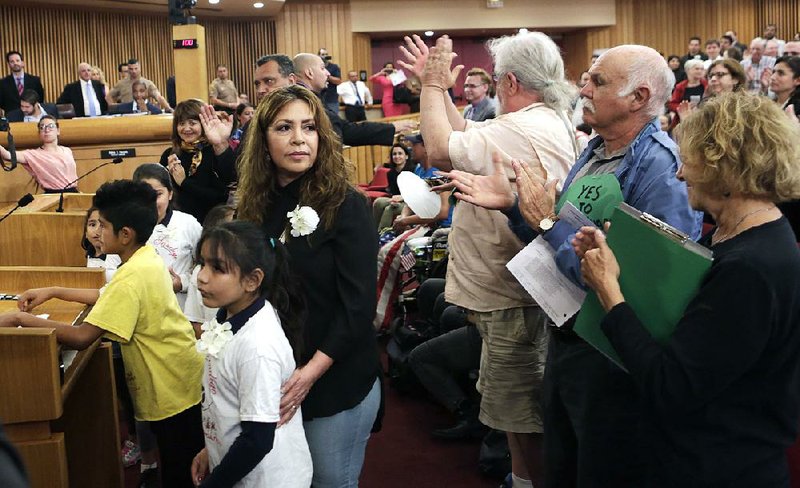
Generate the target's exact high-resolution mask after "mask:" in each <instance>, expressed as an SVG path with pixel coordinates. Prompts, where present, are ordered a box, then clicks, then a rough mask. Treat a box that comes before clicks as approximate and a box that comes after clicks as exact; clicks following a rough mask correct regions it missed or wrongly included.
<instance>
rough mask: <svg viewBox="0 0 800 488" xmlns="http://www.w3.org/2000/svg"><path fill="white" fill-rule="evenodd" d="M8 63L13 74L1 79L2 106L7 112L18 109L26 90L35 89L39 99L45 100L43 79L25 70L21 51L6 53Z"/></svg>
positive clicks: (0, 101)
mask: <svg viewBox="0 0 800 488" xmlns="http://www.w3.org/2000/svg"><path fill="white" fill-rule="evenodd" d="M6 63H8V68H9V69H10V70H11V74H10V75H8V76H6V77H5V78H3V79H2V80H0V108H2V109H3V110H4V111H5V112H9V111H11V110H15V109H18V108H19V102H20V100H21V99H22V92H24V91H25V90H33V91H35V92H36V94H37V95H39V101H42V100H44V87H42V80H41V79H39V77H38V76H34V75H31V74H28V73H26V72H25V61H24V60H23V59H22V54H21V53H20V52H19V51H9V52H8V53H6Z"/></svg>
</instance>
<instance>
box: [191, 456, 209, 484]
mask: <svg viewBox="0 0 800 488" xmlns="http://www.w3.org/2000/svg"><path fill="white" fill-rule="evenodd" d="M207 474H208V451H207V450H206V448H205V447H204V448H203V450H202V451H200V452H198V453H197V456H195V457H194V460H193V461H192V483H194V486H200V483H201V482H202V481H203V478H205V477H206V475H207Z"/></svg>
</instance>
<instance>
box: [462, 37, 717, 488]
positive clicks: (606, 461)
mask: <svg viewBox="0 0 800 488" xmlns="http://www.w3.org/2000/svg"><path fill="white" fill-rule="evenodd" d="M589 75H590V79H589V82H588V83H587V84H586V85H585V86H584V87H583V88H582V89H581V97H582V98H583V115H584V120H585V121H586V123H588V124H589V125H591V126H592V128H593V129H594V130H595V132H596V133H597V134H598V137H595V138H594V139H592V140H591V141H590V143H589V146H588V147H587V148H586V150H585V151H584V152H583V154H582V155H581V156H580V157H579V158H578V160H577V162H576V163H575V165H574V166H573V167H572V169H571V170H570V172H569V175H568V176H567V178H566V179H565V180H564V187H563V190H562V192H561V197H562V200H566V201H569V202H570V203H572V204H573V205H575V206H576V207H577V208H579V209H581V210H582V211H583V212H584V214H586V216H587V217H588V218H589V219H590V220H592V221H594V222H595V223H596V224H598V225H602V224H603V221H605V220H607V219H608V218H609V216H610V214H611V211H613V209H614V207H616V206H617V205H618V204H619V202H621V201H624V202H626V203H628V204H629V205H632V206H633V207H635V208H637V209H638V210H640V211H642V212H647V213H649V214H651V215H654V216H656V217H657V218H659V219H660V220H662V221H664V222H666V223H668V224H670V225H672V226H673V227H676V228H678V229H679V230H681V231H683V232H685V233H687V234H688V235H689V236H691V237H692V238H695V239H696V238H697V237H699V235H700V228H701V224H702V216H701V214H699V213H698V212H694V211H692V209H691V208H690V207H689V203H688V196H687V190H686V185H685V184H684V183H683V182H681V181H679V180H678V179H677V178H676V172H677V170H678V166H679V165H680V159H679V157H678V150H677V147H676V145H675V143H674V142H673V141H672V139H670V138H669V136H668V135H667V134H666V133H665V132H664V131H662V130H661V128H660V125H659V123H658V116H659V115H660V114H661V113H662V112H663V107H664V103H665V102H666V101H667V99H668V98H669V95H670V93H671V92H672V88H673V85H674V84H675V77H674V75H673V73H672V71H671V70H670V69H669V67H668V66H667V63H666V62H665V61H664V58H663V57H661V56H660V55H659V54H658V53H657V52H656V51H655V50H653V49H651V48H649V47H645V46H635V45H628V46H617V47H615V48H612V49H610V50H608V51H606V52H605V53H604V54H603V55H602V56H600V58H599V59H598V60H597V61H596V62H595V63H594V64H593V65H592V67H591V69H590V70H589ZM516 169H517V191H518V193H519V195H518V198H515V197H514V195H513V194H512V190H511V187H510V185H508V183H507V182H506V181H505V176H504V175H500V176H498V175H497V173H496V174H495V175H492V176H475V175H467V174H464V173H461V172H452V173H451V174H450V176H451V178H452V179H453V180H454V181H455V182H456V183H455V184H456V187H457V188H458V189H459V190H461V191H462V193H466V195H467V196H466V197H464V198H463V199H464V200H465V201H470V202H473V203H475V204H477V205H483V206H487V207H488V208H493V209H496V210H503V211H504V212H505V213H506V215H508V216H509V220H510V222H509V223H510V225H511V226H512V228H513V229H514V231H515V233H517V235H518V236H519V237H520V239H524V240H530V239H531V237H532V234H533V233H532V232H531V230H533V231H535V233H537V234H538V235H541V236H542V237H543V238H544V240H545V241H547V243H548V244H550V246H551V247H552V248H553V249H554V250H555V252H556V264H557V265H558V268H559V270H560V271H561V272H562V273H563V274H564V275H566V276H567V277H569V278H570V279H571V280H572V281H573V282H575V283H577V284H579V285H580V286H584V285H583V280H582V278H581V271H580V260H579V259H578V257H577V255H576V254H575V251H574V250H573V247H572V239H573V237H574V235H575V232H576V230H577V229H575V228H573V227H572V226H571V225H570V224H569V223H567V222H565V221H563V220H558V218H557V217H554V216H555V215H556V192H555V188H554V187H553V186H551V185H546V182H545V180H544V179H543V178H541V176H539V175H537V174H536V173H535V172H533V171H532V170H531V169H530V168H528V167H527V166H526V165H520V166H518V168H516ZM478 180H481V181H478ZM475 188H480V191H476V190H475ZM499 202H503V203H499ZM554 220H555V222H554ZM533 235H535V234H533ZM573 325H574V318H573V319H572V320H570V321H568V322H567V323H565V324H564V325H563V326H562V327H551V328H550V329H551V331H550V343H549V352H548V356H547V363H546V367H545V374H544V394H543V397H544V398H543V403H544V457H545V459H544V463H545V484H544V486H545V487H546V488H556V487H558V488H561V487H565V488H566V487H576V488H588V487H591V488H607V487H638V486H644V484H645V469H646V466H645V462H644V460H645V457H644V453H645V452H646V451H647V448H648V444H647V438H646V435H647V433H646V432H643V431H642V422H641V419H642V416H643V412H644V410H645V408H646V406H645V405H643V404H642V402H641V399H640V397H639V393H638V391H637V388H636V385H635V383H634V382H633V380H632V377H631V376H630V375H629V374H628V373H626V372H625V371H623V370H622V369H620V368H619V367H618V366H616V365H615V364H614V363H612V362H611V361H610V360H609V359H607V358H606V357H605V356H604V355H603V354H601V353H600V352H599V351H597V350H596V349H594V348H593V347H592V346H590V345H589V344H588V343H586V342H585V341H584V340H583V339H581V338H580V337H578V336H577V335H576V334H575V333H574V332H573V331H572V326H573ZM598 326H599V324H598Z"/></svg>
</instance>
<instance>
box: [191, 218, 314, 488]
mask: <svg viewBox="0 0 800 488" xmlns="http://www.w3.org/2000/svg"><path fill="white" fill-rule="evenodd" d="M288 259H289V257H288V253H287V251H286V249H285V248H284V247H283V244H281V242H280V241H278V240H276V239H267V237H266V236H265V234H264V232H263V231H262V230H261V229H260V228H259V227H258V226H257V225H255V224H253V223H251V222H242V221H238V222H229V223H224V224H221V225H218V226H216V227H214V228H212V229H209V230H208V231H207V232H206V233H204V234H203V237H202V239H201V240H200V245H199V252H198V253H197V262H198V263H199V264H200V266H201V268H200V273H199V274H198V276H197V284H198V287H199V289H200V292H201V293H202V294H203V303H204V304H205V305H206V306H208V307H218V308H219V312H218V313H217V318H216V320H214V321H211V322H207V323H205V324H203V334H202V335H201V337H200V340H198V342H197V349H198V351H200V352H202V353H205V354H206V361H205V368H204V371H203V390H204V394H203V429H204V430H205V435H206V447H205V448H204V449H203V450H202V451H200V452H199V453H198V454H197V456H196V457H195V459H194V462H193V463H192V479H193V480H194V481H195V483H196V484H197V485H200V482H201V481H202V486H234V485H236V486H253V487H256V486H282V487H289V488H308V486H309V485H310V484H311V472H312V466H311V455H310V453H309V450H308V444H307V442H306V438H305V434H304V431H303V423H302V416H300V415H298V416H295V417H293V418H291V419H289V420H286V421H283V422H281V412H280V403H281V388H282V386H283V384H284V383H285V382H286V381H287V380H289V377H290V376H291V375H292V374H293V373H294V370H295V360H296V358H298V357H299V352H300V350H301V348H302V341H303V333H302V326H303V322H304V316H303V301H302V298H301V296H302V295H301V294H300V293H298V292H297V290H295V285H294V282H293V281H292V280H291V276H290V271H289V263H288ZM279 424H280V426H281V428H280V429H277V427H278V425H279Z"/></svg>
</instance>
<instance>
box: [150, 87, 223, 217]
mask: <svg viewBox="0 0 800 488" xmlns="http://www.w3.org/2000/svg"><path fill="white" fill-rule="evenodd" d="M222 116H223V117H224V118H225V119H224V120H220V119H219V118H218V117H217V112H216V111H214V108H213V107H211V106H210V105H206V104H204V103H203V102H201V101H200V100H194V99H193V100H186V101H183V102H181V103H179V104H178V106H177V107H175V113H174V114H173V121H172V148H170V149H167V150H166V151H164V154H162V155H161V161H160V163H161V165H162V166H164V167H166V168H167V170H168V171H169V174H170V176H171V178H172V183H173V186H174V188H175V193H176V196H177V202H176V207H177V208H178V209H179V210H181V211H183V212H186V213H188V214H191V215H192V216H194V218H196V219H197V220H198V221H201V222H202V221H203V220H204V219H205V218H206V213H208V211H209V210H210V209H211V208H212V207H213V206H214V205H218V204H220V203H225V202H227V201H228V185H230V184H232V183H235V182H236V167H235V164H236V158H235V157H234V155H233V150H231V148H230V146H229V145H228V138H229V137H230V135H231V127H232V124H233V122H232V120H231V119H230V117H228V116H227V114H223V115H222Z"/></svg>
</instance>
